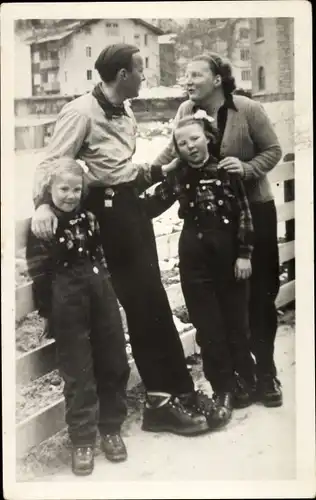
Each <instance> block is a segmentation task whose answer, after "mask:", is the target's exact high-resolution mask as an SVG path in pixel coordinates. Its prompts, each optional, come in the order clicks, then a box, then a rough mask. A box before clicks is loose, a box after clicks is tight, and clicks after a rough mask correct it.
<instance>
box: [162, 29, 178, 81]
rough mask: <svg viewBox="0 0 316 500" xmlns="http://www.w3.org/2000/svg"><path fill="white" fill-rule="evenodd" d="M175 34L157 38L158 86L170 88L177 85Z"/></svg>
mask: <svg viewBox="0 0 316 500" xmlns="http://www.w3.org/2000/svg"><path fill="white" fill-rule="evenodd" d="M176 36H177V35H176V34H175V33H170V34H167V35H161V36H159V37H158V43H159V64H160V85H162V86H165V87H171V86H173V85H175V84H176V83H177V62H176V50H175V44H176Z"/></svg>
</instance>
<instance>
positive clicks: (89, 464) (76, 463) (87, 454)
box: [71, 445, 94, 476]
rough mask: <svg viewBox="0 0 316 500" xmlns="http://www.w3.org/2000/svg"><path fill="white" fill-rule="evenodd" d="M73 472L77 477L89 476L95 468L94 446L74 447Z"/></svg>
mask: <svg viewBox="0 0 316 500" xmlns="http://www.w3.org/2000/svg"><path fill="white" fill-rule="evenodd" d="M71 461H72V467H71V468H72V472H73V473H74V474H76V476H87V475H89V474H91V473H92V471H93V468H94V449H93V447H92V446H83V445H79V446H73V448H72V451H71Z"/></svg>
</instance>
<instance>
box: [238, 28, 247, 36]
mask: <svg viewBox="0 0 316 500" xmlns="http://www.w3.org/2000/svg"><path fill="white" fill-rule="evenodd" d="M248 37H249V30H248V29H247V28H240V30H239V38H248Z"/></svg>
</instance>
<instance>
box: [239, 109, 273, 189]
mask: <svg viewBox="0 0 316 500" xmlns="http://www.w3.org/2000/svg"><path fill="white" fill-rule="evenodd" d="M250 102H251V106H249V108H248V110H247V113H248V114H247V118H248V126H249V131H250V135H251V138H252V141H253V143H254V145H255V150H256V156H255V157H254V158H253V159H252V160H250V161H248V162H242V164H243V169H244V175H243V180H245V181H248V180H251V179H258V178H260V177H263V176H264V175H266V174H267V173H268V172H270V170H272V169H273V168H274V167H275V166H276V165H277V163H278V162H279V161H280V159H281V156H282V150H281V146H280V143H279V141H278V138H277V135H276V133H275V131H274V128H273V125H272V123H271V121H270V119H269V117H268V115H267V113H266V111H265V110H264V108H263V106H262V104H261V103H260V102H256V101H250Z"/></svg>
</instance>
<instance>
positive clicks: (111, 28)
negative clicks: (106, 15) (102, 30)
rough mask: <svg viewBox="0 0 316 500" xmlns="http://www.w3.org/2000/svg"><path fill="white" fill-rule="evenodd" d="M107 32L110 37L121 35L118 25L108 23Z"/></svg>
mask: <svg viewBox="0 0 316 500" xmlns="http://www.w3.org/2000/svg"><path fill="white" fill-rule="evenodd" d="M105 26H106V31H107V34H108V35H110V36H118V35H119V25H118V24H117V23H106V24H105Z"/></svg>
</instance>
